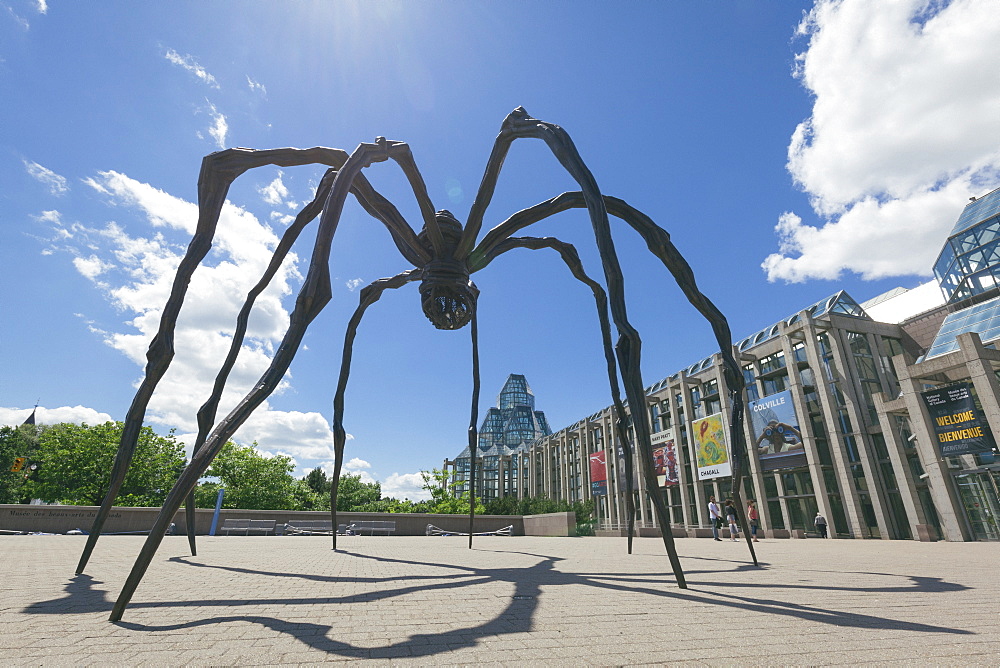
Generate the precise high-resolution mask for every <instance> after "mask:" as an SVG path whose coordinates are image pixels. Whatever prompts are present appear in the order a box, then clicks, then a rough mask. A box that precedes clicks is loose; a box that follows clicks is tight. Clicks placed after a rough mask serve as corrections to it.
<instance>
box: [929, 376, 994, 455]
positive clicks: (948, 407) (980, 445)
mask: <svg viewBox="0 0 1000 668" xmlns="http://www.w3.org/2000/svg"><path fill="white" fill-rule="evenodd" d="M920 396H921V397H922V398H923V400H924V404H925V405H926V406H927V412H928V413H930V416H931V422H932V424H933V425H934V435H935V437H936V438H937V444H938V450H939V451H940V452H941V456H942V457H955V456H957V455H971V454H973V453H975V452H989V451H990V450H992V449H993V448H994V447H996V441H995V440H994V439H993V434H992V432H990V427H989V425H988V424H987V423H986V418H985V416H984V415H983V412H982V411H981V410H979V408H978V407H977V406H976V400H975V398H974V397H973V396H972V387H971V386H970V385H969V384H968V383H956V384H955V385H949V386H948V387H942V388H938V389H935V390H929V391H927V392H921V393H920Z"/></svg>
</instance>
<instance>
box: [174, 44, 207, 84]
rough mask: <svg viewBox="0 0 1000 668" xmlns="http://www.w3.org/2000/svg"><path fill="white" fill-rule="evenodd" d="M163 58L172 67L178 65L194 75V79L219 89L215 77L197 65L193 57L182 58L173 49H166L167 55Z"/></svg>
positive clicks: (185, 56)
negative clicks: (171, 64) (196, 78)
mask: <svg viewBox="0 0 1000 668" xmlns="http://www.w3.org/2000/svg"><path fill="white" fill-rule="evenodd" d="M164 58H166V59H167V60H169V61H170V62H171V63H173V64H174V65H180V66H181V67H183V68H184V69H185V70H187V71H188V72H190V73H191V74H193V75H195V76H196V77H198V78H199V79H201V81H202V82H204V83H206V84H208V85H209V86H211V87H212V88H218V87H219V82H217V81H216V80H215V77H213V76H212V75H211V74H210V73H209V72H208V70H206V69H205V68H204V67H202V66H201V65H199V64H198V61H196V60H195V59H194V57H193V56H189V55H184V56H182V55H181V54H179V53H177V52H176V51H174V50H173V49H167V53H166V54H165V55H164Z"/></svg>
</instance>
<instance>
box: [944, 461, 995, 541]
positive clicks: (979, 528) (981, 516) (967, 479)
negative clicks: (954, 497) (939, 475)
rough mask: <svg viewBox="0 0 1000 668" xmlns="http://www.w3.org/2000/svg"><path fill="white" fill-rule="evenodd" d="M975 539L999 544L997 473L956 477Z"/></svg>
mask: <svg viewBox="0 0 1000 668" xmlns="http://www.w3.org/2000/svg"><path fill="white" fill-rule="evenodd" d="M955 484H956V485H957V487H958V493H959V496H960V497H961V499H962V506H963V508H964V509H965V517H966V519H967V520H968V521H969V527H970V528H971V529H972V536H973V539H974V540H996V541H1000V471H990V470H982V471H970V472H967V473H961V474H959V475H956V476H955Z"/></svg>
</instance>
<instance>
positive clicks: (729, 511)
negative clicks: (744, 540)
mask: <svg viewBox="0 0 1000 668" xmlns="http://www.w3.org/2000/svg"><path fill="white" fill-rule="evenodd" d="M726 520H727V521H728V522H729V540H731V541H737V540H739V539H740V526H739V525H738V524H737V523H736V506H735V505H733V500H732V499H726Z"/></svg>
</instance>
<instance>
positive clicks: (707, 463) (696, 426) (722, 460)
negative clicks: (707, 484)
mask: <svg viewBox="0 0 1000 668" xmlns="http://www.w3.org/2000/svg"><path fill="white" fill-rule="evenodd" d="M691 430H692V431H693V432H694V451H695V454H696V456H697V459H698V480H709V479H710V478H721V477H723V476H727V475H732V468H731V467H730V465H729V449H728V448H727V447H726V430H725V425H724V424H723V423H722V413H716V414H715V415H709V416H708V417H706V418H701V419H700V420H694V421H693V422H692V423H691Z"/></svg>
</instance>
